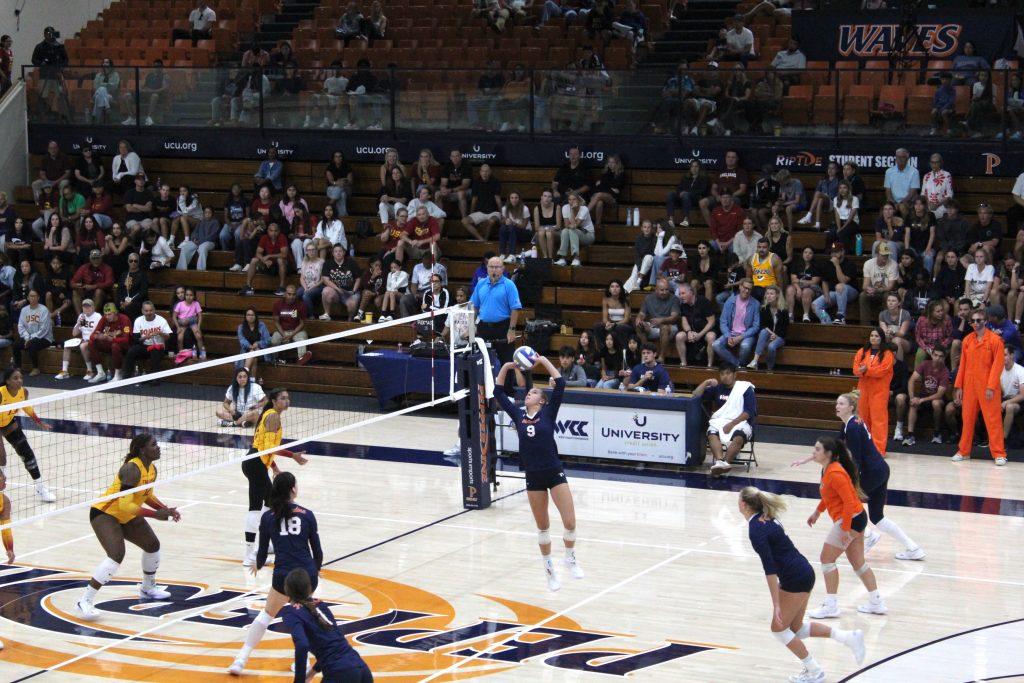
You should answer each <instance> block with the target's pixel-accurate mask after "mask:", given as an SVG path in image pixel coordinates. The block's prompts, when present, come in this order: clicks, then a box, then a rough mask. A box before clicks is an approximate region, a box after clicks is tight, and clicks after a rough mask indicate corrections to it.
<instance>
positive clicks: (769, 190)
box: [749, 164, 781, 227]
mask: <svg viewBox="0 0 1024 683" xmlns="http://www.w3.org/2000/svg"><path fill="white" fill-rule="evenodd" d="M780 191H781V186H780V185H779V181H778V180H776V179H775V167H774V166H772V165H771V164H764V165H762V166H761V177H760V178H758V179H757V180H755V181H754V184H753V186H752V187H751V188H750V195H749V197H750V202H749V203H750V215H751V217H752V218H756V219H757V225H758V226H760V227H763V226H765V225H766V224H767V223H768V219H769V218H770V217H771V216H772V215H773V214H774V213H777V211H776V206H775V205H776V203H777V202H778V201H779V192H780Z"/></svg>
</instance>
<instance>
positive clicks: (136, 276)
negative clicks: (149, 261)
mask: <svg viewBox="0 0 1024 683" xmlns="http://www.w3.org/2000/svg"><path fill="white" fill-rule="evenodd" d="M141 259H142V257H141V256H139V255H138V254H129V255H128V270H126V271H125V273H124V274H123V275H122V276H121V277H120V279H119V280H118V283H117V290H116V292H117V293H116V295H115V297H116V299H117V301H118V303H119V304H120V306H121V310H123V311H124V312H125V313H126V314H127V315H128V316H129V317H135V318H137V317H139V315H142V302H143V301H145V300H146V299H147V298H148V297H149V276H148V275H147V274H146V271H145V270H143V269H142V268H141V267H140V266H141Z"/></svg>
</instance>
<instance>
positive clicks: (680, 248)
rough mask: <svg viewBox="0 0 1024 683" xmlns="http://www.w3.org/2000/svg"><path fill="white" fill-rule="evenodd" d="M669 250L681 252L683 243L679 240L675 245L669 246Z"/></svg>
mask: <svg viewBox="0 0 1024 683" xmlns="http://www.w3.org/2000/svg"><path fill="white" fill-rule="evenodd" d="M668 250H669V251H680V252H681V251H683V245H681V244H679V243H678V242H676V243H675V244H673V245H672V246H671V247H669V249H668Z"/></svg>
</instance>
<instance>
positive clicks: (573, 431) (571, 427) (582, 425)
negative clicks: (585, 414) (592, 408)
mask: <svg viewBox="0 0 1024 683" xmlns="http://www.w3.org/2000/svg"><path fill="white" fill-rule="evenodd" d="M589 424H590V423H589V422H587V421H586V420H559V421H558V422H556V423H555V434H564V435H567V436H575V437H578V438H581V439H589V438H590V434H587V425H589Z"/></svg>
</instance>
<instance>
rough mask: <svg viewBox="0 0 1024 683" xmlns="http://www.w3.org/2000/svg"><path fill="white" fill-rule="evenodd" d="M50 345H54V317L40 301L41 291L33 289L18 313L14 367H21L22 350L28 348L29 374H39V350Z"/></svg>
mask: <svg viewBox="0 0 1024 683" xmlns="http://www.w3.org/2000/svg"><path fill="white" fill-rule="evenodd" d="M50 346H53V319H52V318H51V317H50V312H49V311H48V310H47V308H46V306H43V305H42V304H41V303H39V292H38V291H37V290H35V289H33V290H30V291H29V293H28V300H27V303H26V305H25V306H24V307H23V308H22V309H21V311H20V313H19V314H18V336H17V337H16V338H15V340H14V347H13V349H12V351H13V354H14V367H17V368H20V367H21V354H22V351H25V350H27V351H28V355H29V359H30V360H31V362H32V371H31V372H30V373H29V375H31V376H33V377H35V376H36V375H38V374H39V352H40V351H42V350H43V349H45V348H47V347H50Z"/></svg>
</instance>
